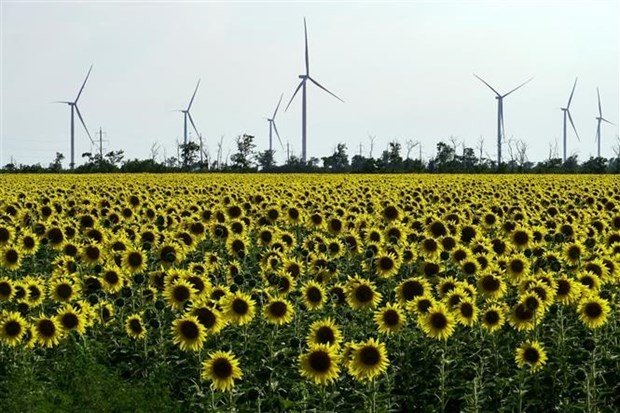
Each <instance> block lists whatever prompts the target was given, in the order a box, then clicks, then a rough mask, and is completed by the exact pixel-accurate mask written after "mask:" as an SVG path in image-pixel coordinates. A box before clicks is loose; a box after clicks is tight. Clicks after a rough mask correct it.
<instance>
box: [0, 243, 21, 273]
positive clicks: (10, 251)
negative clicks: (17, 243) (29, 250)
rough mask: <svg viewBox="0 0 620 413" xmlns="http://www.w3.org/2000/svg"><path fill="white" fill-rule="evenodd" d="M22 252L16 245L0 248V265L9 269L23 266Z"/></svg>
mask: <svg viewBox="0 0 620 413" xmlns="http://www.w3.org/2000/svg"><path fill="white" fill-rule="evenodd" d="M21 261H22V254H21V253H20V251H19V250H18V249H17V248H15V247H11V246H8V247H5V248H2V249H0V266H1V267H4V268H6V269H8V270H16V269H18V268H19V267H20V266H21Z"/></svg>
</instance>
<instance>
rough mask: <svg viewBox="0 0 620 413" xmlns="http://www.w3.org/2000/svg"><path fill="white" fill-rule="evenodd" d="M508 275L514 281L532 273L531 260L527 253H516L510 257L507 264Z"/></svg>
mask: <svg viewBox="0 0 620 413" xmlns="http://www.w3.org/2000/svg"><path fill="white" fill-rule="evenodd" d="M506 271H507V275H508V276H509V277H510V279H512V280H513V281H519V280H521V279H523V278H525V277H527V276H528V275H529V273H530V267H529V262H528V260H527V258H526V257H525V255H521V254H516V255H513V256H512V257H510V259H509V260H508V262H507V264H506Z"/></svg>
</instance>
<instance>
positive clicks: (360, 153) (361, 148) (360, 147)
mask: <svg viewBox="0 0 620 413" xmlns="http://www.w3.org/2000/svg"><path fill="white" fill-rule="evenodd" d="M361 157H362V142H360V158H361Z"/></svg>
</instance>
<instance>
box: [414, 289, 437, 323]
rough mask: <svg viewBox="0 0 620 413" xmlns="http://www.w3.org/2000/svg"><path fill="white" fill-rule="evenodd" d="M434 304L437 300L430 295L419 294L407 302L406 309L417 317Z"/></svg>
mask: <svg viewBox="0 0 620 413" xmlns="http://www.w3.org/2000/svg"><path fill="white" fill-rule="evenodd" d="M435 304H437V302H436V301H435V299H433V297H431V296H430V295H421V296H418V297H416V298H414V299H413V301H411V302H409V304H408V305H407V309H408V310H409V311H410V312H412V313H413V314H415V315H416V316H418V318H419V317H420V316H421V315H423V314H426V313H427V311H428V310H429V309H430V308H431V307H433V306H434V305H435Z"/></svg>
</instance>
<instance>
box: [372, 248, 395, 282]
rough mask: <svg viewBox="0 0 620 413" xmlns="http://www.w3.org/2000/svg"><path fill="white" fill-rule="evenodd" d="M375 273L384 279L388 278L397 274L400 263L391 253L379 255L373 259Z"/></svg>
mask: <svg viewBox="0 0 620 413" xmlns="http://www.w3.org/2000/svg"><path fill="white" fill-rule="evenodd" d="M373 264H374V270H375V273H376V274H377V275H378V276H380V277H384V278H390V277H392V276H394V275H396V274H397V273H398V269H399V266H400V263H399V262H398V260H397V258H396V255H394V254H392V253H379V254H378V255H377V256H376V257H375V258H374V262H373Z"/></svg>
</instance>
